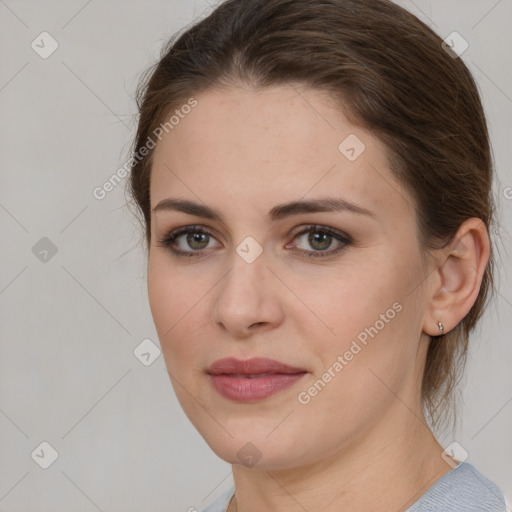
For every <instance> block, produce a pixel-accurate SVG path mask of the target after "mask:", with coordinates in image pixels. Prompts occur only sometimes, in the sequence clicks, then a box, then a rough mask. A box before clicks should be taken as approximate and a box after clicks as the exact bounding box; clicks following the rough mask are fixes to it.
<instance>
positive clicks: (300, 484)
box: [148, 86, 489, 512]
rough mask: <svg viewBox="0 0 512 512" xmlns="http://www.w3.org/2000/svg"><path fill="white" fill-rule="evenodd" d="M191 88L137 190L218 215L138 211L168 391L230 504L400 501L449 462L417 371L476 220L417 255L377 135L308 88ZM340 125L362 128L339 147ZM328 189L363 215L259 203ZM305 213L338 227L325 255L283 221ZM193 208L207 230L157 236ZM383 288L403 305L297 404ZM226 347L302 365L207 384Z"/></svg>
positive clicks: (371, 318) (458, 275) (457, 309)
mask: <svg viewBox="0 0 512 512" xmlns="http://www.w3.org/2000/svg"><path fill="white" fill-rule="evenodd" d="M196 98H197V101H198V105H197V107H195V108H194V109H193V110H192V112H191V113H190V114H188V115H187V116H186V117H185V118H184V119H183V120H181V121H180V123H179V125H177V126H176V127H175V128H174V129H173V130H172V131H169V133H167V134H164V136H163V138H162V140H161V141H160V142H159V143H158V145H157V147H156V149H155V153H154V160H153V168H152V177H151V190H150V196H151V208H152V210H153V209H154V208H155V206H156V205H157V204H158V203H159V202H160V201H162V200H163V199H166V198H169V197H173V198H179V199H188V200H191V201H195V202H198V203H200V204H206V205H208V206H210V207H212V208H215V209H217V210H219V212H220V213H221V215H222V217H223V221H222V222H220V221H217V220H211V219H206V218H203V217H197V216H195V215H191V214H188V213H183V212H178V211H172V210H160V211H157V212H154V211H152V225H151V229H152V237H151V246H150V253H149V260H148V291H149V300H150V306H151V311H152V314H153V319H154V322H155V326H156V329H157V332H158V335H159V338H160V343H161V346H162V351H163V355H164V358H165V363H166V366H167V369H168V371H169V375H170V377H171V381H172V383H173V387H174V389H175V392H176V395H177V397H178V400H179V401H180V404H181V406H182V407H183V409H184V411H185V413H186V414H187V416H188V417H189V419H190V421H191V422H192V423H193V425H194V426H195V427H196V428H197V430H198V431H199V432H200V434H201V435H202V436H203V437H204V439H205V440H206V442H207V443H208V444H209V446H210V447H211V448H212V450H213V451H214V452H215V453H216V454H217V455H218V456H219V457H221V458H222V459H224V460H226V461H228V462H229V463H231V464H232V465H233V466H232V467H233V477H234V481H235V486H236V499H235V500H234V501H233V502H232V503H231V505H230V509H229V510H230V511H232V510H238V511H240V512H256V511H261V510H268V511H283V510H286V511H303V510H310V511H312V510H323V511H326V512H330V511H337V512H338V511H339V510H344V511H360V510H386V511H387V510H389V511H394V512H396V511H397V510H405V509H406V508H407V507H408V506H410V505H411V504H412V503H414V502H415V501H416V500H417V499H418V498H419V497H420V496H421V495H422V494H423V493H424V492H426V490H427V489H428V488H429V487H431V486H432V485H433V484H434V483H435V482H436V481H437V480H439V478H441V477H442V476H443V475H445V474H446V473H447V472H448V471H450V470H451V469H452V466H451V465H449V464H448V463H447V462H446V461H445V460H443V458H442V457H441V453H442V451H443V447H442V446H441V445H440V444H439V443H438V442H437V440H436V438H435V437H434V435H433V434H432V432H431V431H430V429H429V428H428V426H427V424H426V421H425V418H424V415H423V412H422V408H421V400H420V390H421V380H422V375H423V371H424V366H425V358H426V353H427V348H428V344H429V341H430V336H431V335H436V334H438V327H437V321H438V320H440V321H442V322H443V324H444V327H445V332H448V331H449V330H450V329H452V328H454V327H455V326H456V325H457V324H458V323H459V321H460V320H461V319H462V318H463V317H464V316H465V315H466V314H467V312H468V311H469V309H470V308H471V306H472V304H473V303H474V301H475V299H476V297H477V294H478V290H479V288H480V283H481V275H482V273H483V269H484V268H485V265H486V264H487V261H488V258H489V239H488V235H487V231H486V228H485V226H484V224H483V223H482V222H481V221H480V220H478V219H469V220H468V221H466V223H464V224H463V225H462V226H461V228H460V230H459V233H458V237H457V238H456V240H455V241H454V242H453V243H452V244H451V245H450V246H448V247H446V248H444V249H443V250H440V251H437V252H435V253H433V254H432V255H431V258H430V259H429V260H428V262H425V264H424V263H423V260H422V255H424V254H425V250H424V249H423V248H422V247H421V246H420V245H419V242H418V233H417V219H416V213H415V209H414V201H413V199H412V197H411V196H410V195H409V194H408V193H407V192H406V191H405V190H404V188H403V187H402V186H401V184H400V183H399V182H398V181H397V180H396V179H395V178H394V176H393V175H392V173H391V171H390V169H389V168H388V164H387V159H386V148H385V146H384V145H383V144H382V143H381V142H380V141H379V140H378V139H377V138H376V137H375V136H374V135H372V134H371V133H370V132H369V131H366V130H363V129H362V128H360V127H358V126H355V125H353V124H351V123H350V122H349V120H348V119H347V118H346V116H345V115H344V114H343V112H341V111H340V110H339V108H336V107H335V106H334V104H333V103H331V102H330V101H329V98H328V97H327V96H325V95H324V94H323V93H321V92H319V91H314V90H310V89H306V88H298V87H290V86H278V87H273V88H267V89H264V90H260V91H255V90H252V89H249V88H246V87H232V88H225V89H210V90H208V91H206V92H203V93H202V94H201V95H198V96H196ZM350 134H355V135H357V137H358V138H359V139H360V140H361V141H363V142H364V144H365V146H366V149H365V150H364V151H363V153H362V154H361V155H360V156H359V157H358V158H357V159H356V160H355V161H350V160H348V159H347V158H346V157H345V156H344V155H343V154H342V153H341V152H340V151H339V150H338V146H339V144H340V143H341V142H342V141H343V140H344V139H345V138H346V137H347V136H348V135H350ZM212 177H213V178H212ZM326 196H329V197H334V198H343V199H346V200H348V201H351V202H353V203H356V204H357V205H359V206H361V207H363V208H367V209H368V210H370V211H371V212H373V214H374V215H375V218H373V217H370V216H364V215H361V214H357V213H353V212H350V211H341V212H315V213H302V214H299V215H294V216H291V217H286V218H284V219H281V220H279V221H276V222H272V221H271V220H270V219H269V218H268V217H267V212H268V211H269V210H270V209H271V208H272V207H274V206H275V205H277V204H281V203H285V202H289V201H295V200H301V199H314V198H320V197H326ZM309 224H320V225H322V226H327V227H331V228H333V229H336V230H339V231H341V232H342V233H346V234H348V235H349V236H350V237H351V239H352V243H350V244H348V245H345V247H344V248H343V250H342V251H341V252H339V253H337V254H334V255H332V256H326V257H323V258H322V257H319V258H313V257H312V258H309V257H308V256H307V255H301V254H300V251H301V250H302V251H305V252H309V253H312V252H319V251H318V250H316V251H315V249H318V248H319V247H320V249H321V250H324V251H325V252H329V251H334V250H336V249H337V248H338V247H341V246H342V245H343V244H342V243H341V242H339V241H337V240H336V239H335V238H334V237H333V238H332V239H329V238H328V239H327V241H324V245H322V240H320V242H317V243H316V245H315V243H314V241H313V242H311V240H310V241H309V242H308V233H306V234H303V235H299V236H296V234H298V233H299V232H300V231H302V229H304V228H305V227H307V225H309ZM192 225H200V226H202V227H203V228H205V229H207V230H208V231H209V232H210V233H211V236H210V237H209V238H208V237H206V238H205V239H203V240H202V239H200V238H199V241H198V242H196V243H195V244H194V241H193V240H192V244H193V245H190V243H189V244H187V235H186V234H185V235H182V236H181V238H180V239H178V241H176V242H175V246H176V247H177V248H179V249H181V250H183V251H188V252H194V251H196V253H197V252H201V254H202V255H203V256H201V257H197V256H193V257H178V256H175V255H173V253H172V252H171V251H170V249H169V248H168V247H164V246H162V244H161V243H160V241H161V240H162V239H163V238H164V237H165V236H166V235H167V234H168V233H169V232H170V231H171V230H174V229H176V228H179V227H182V226H192ZM316 232H317V231H315V230H313V231H312V233H316ZM310 233H311V232H310ZM248 236H251V237H253V238H254V239H255V240H256V241H257V242H258V243H259V245H260V246H261V248H262V250H263V252H262V254H261V255H260V256H259V257H258V258H257V259H256V260H255V261H254V262H252V263H247V262H246V261H245V260H244V259H243V258H242V257H240V256H239V255H238V254H237V252H236V248H237V247H238V246H239V244H240V243H241V242H242V241H243V240H244V239H245V238H246V237H248ZM317 236H319V235H317ZM329 240H332V243H331V245H330V246H329V245H328V242H329ZM189 242H190V239H189ZM322 247H323V249H322ZM394 303H398V304H400V306H401V311H400V312H397V313H396V315H395V316H394V318H393V319H391V320H389V321H388V322H386V323H385V326H384V327H383V328H382V329H380V330H379V332H378V334H377V335H376V336H374V337H373V338H370V337H369V338H368V343H367V345H366V346H362V349H361V350H360V351H359V352H358V353H357V355H354V357H353V359H352V360H351V361H349V362H348V364H346V365H345V366H344V367H343V369H342V370H341V371H339V372H337V373H336V372H335V373H336V376H335V377H333V378H332V379H331V381H330V382H329V383H328V384H327V385H326V386H325V387H324V388H323V389H322V390H321V392H319V393H318V394H317V395H316V396H314V397H312V398H311V400H310V402H309V403H307V404H305V405H304V404H301V403H300V402H299V401H298V398H297V396H298V394H299V393H300V392H302V391H304V390H306V391H307V390H308V388H310V387H311V386H312V385H313V383H315V381H317V380H318V379H319V378H321V376H322V374H324V373H325V372H326V371H327V370H328V368H329V367H331V368H332V366H333V364H334V363H335V361H336V360H337V357H338V356H339V355H343V354H344V353H345V352H346V351H347V350H349V348H350V346H351V343H352V341H353V340H355V339H356V338H357V335H358V334H360V333H361V332H362V331H364V329H365V328H366V327H369V326H374V325H375V324H376V321H377V320H379V318H381V316H380V315H381V314H385V313H386V311H387V310H389V309H390V308H392V305H393V304H394ZM360 345H361V344H360ZM224 357H236V358H238V359H249V358H252V357H268V358H271V359H276V360H278V361H281V362H284V363H286V364H289V365H292V366H297V367H300V368H304V369H305V370H307V372H308V373H307V374H306V375H305V376H304V377H303V378H302V380H301V381H300V382H299V383H297V384H296V385H294V386H292V387H291V388H289V389H287V390H285V391H282V392H280V393H278V394H275V395H273V396H271V397H269V398H266V399H264V400H261V401H258V402H254V403H245V404H241V403H238V402H234V401H232V400H229V399H227V398H224V397H223V396H221V395H220V394H219V393H217V391H216V390H215V389H214V388H213V387H212V385H211V383H210V380H209V376H208V375H207V373H206V370H207V368H208V367H209V366H210V365H211V364H212V363H213V362H214V361H216V360H218V359H220V358H224ZM248 442H250V443H252V444H253V445H254V446H255V447H256V448H257V450H258V453H259V454H260V457H261V458H260V459H259V460H258V461H257V463H256V464H255V465H253V466H248V465H244V464H243V463H242V461H241V459H239V458H238V456H237V452H238V451H239V450H240V449H241V448H242V447H243V446H244V445H246V443H248Z"/></svg>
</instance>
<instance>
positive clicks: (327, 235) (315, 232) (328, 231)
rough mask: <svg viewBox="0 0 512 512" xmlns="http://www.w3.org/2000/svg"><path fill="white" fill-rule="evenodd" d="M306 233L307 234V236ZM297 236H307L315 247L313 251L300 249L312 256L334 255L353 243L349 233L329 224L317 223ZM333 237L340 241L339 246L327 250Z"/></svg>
mask: <svg viewBox="0 0 512 512" xmlns="http://www.w3.org/2000/svg"><path fill="white" fill-rule="evenodd" d="M305 235H307V237H306V236H305ZM297 238H305V239H306V242H307V244H309V246H310V247H312V248H313V251H309V250H306V251H299V252H300V253H301V254H305V255H307V256H308V257H310V258H318V257H320V258H321V257H325V256H332V255H334V254H337V253H339V252H340V251H342V250H343V249H345V247H346V246H348V245H350V244H351V243H352V240H351V239H350V237H349V236H348V235H345V234H344V233H341V232H340V231H337V230H335V229H332V228H329V227H327V226H320V225H317V224H315V225H312V226H308V227H307V228H306V229H303V230H302V231H300V232H299V233H298V234H297V235H296V236H295V238H294V240H295V239H297ZM333 239H334V240H336V241H337V242H338V247H337V248H336V249H332V250H329V251H328V250H326V249H329V247H331V245H332V243H333ZM286 247H287V248H289V247H293V246H291V245H286Z"/></svg>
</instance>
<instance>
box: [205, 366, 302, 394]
mask: <svg viewBox="0 0 512 512" xmlns="http://www.w3.org/2000/svg"><path fill="white" fill-rule="evenodd" d="M207 373H208V375H209V376H210V381H211V383H212V384H213V387H214V388H215V389H216V391H217V392H218V393H219V394H221V395H222V396H223V397H224V398H228V399H230V400H233V401H236V402H257V401H260V400H263V399H265V398H268V397H270V396H272V395H274V394H276V393H278V392H280V391H284V390H285V389H288V388H290V387H291V386H293V385H294V384H296V383H297V382H298V381H299V380H300V379H302V377H303V376H304V375H306V374H307V373H308V372H307V371H306V370H305V369H303V368H298V367H294V366H290V365H287V364H284V363H281V362H279V361H275V360H273V359H266V358H253V359H248V360H246V361H241V360H238V359H234V358H227V359H220V360H218V361H216V362H215V363H213V364H212V365H211V366H210V368H209V369H208V371H207Z"/></svg>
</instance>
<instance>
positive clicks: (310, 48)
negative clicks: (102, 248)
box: [129, 0, 494, 427]
mask: <svg viewBox="0 0 512 512" xmlns="http://www.w3.org/2000/svg"><path fill="white" fill-rule="evenodd" d="M287 83H295V84H301V85H305V86H309V87H311V88H313V89H315V90H320V91H324V92H326V93H328V94H329V95H330V97H332V98H333V99H334V100H335V101H337V102H338V103H337V104H339V105H340V107H342V108H343V112H344V113H345V114H346V115H347V117H348V118H349V119H350V120H351V121H352V122H353V123H354V124H358V125H360V126H362V127H364V128H367V129H369V130H372V132H373V133H374V134H375V135H376V136H377V137H379V138H380V140H382V141H383V142H384V144H385V146H386V147H387V150H388V154H389V161H390V164H391V168H392V171H393V172H394V173H395V176H396V177H397V178H398V179H399V180H400V182H401V183H402V184H403V185H404V186H405V187H406V189H407V190H408V191H409V192H410V193H411V195H412V197H413V198H414V200H415V207H416V210H417V217H418V225H419V233H420V237H421V243H422V245H423V247H425V249H426V251H425V253H426V254H427V253H428V250H427V249H435V248H439V247H441V246H442V245H444V244H446V243H449V242H450V241H451V240H452V239H453V237H454V235H455V234H456V231H457V229H458V228H459V226H460V225H461V224H462V222H464V221H465V220H466V219H469V218H472V217H478V218H480V219H482V220H483V222H484V223H485V224H486V226H487V228H488V230H490V225H491V223H492V222H493V215H494V206H493V205H494V202H493V197H492V192H491V186H492V162H491V150H490V143H489V135H488V130H487V125H486V120H485V115H484V111H483V108H482V104H481V101H480V97H479V94H478V90H477V87H476V84H475V82H474V80H473V77H472V75H471V73H470V71H469V70H468V68H467V67H466V65H465V64H464V63H463V61H462V60H461V58H456V56H455V55H453V54H449V53H448V52H447V50H445V49H444V48H443V46H442V39H441V38H440V37H439V36H438V35H437V34H436V33H435V32H433V31H432V30H431V29H430V28H429V27H428V26H427V25H426V24H424V23H423V22H422V21H420V20H419V19H418V18H416V17H415V16H414V15H412V14H411V13H409V12H408V11H406V10H405V9H403V8H401V7H399V6H398V5H396V4H394V3H392V2H391V1H389V0H227V1H225V2H223V3H221V4H220V5H219V6H217V7H216V8H215V10H214V11H213V12H211V13H210V14H209V15H208V16H207V17H205V18H204V19H202V20H200V21H198V22H197V23H195V24H194V25H192V26H191V27H189V28H187V29H186V31H184V32H183V33H182V34H181V35H180V34H179V33H178V34H175V36H173V37H172V38H171V39H170V41H169V43H168V44H167V45H166V46H165V47H164V48H163V50H162V54H161V59H160V60H159V62H158V63H157V64H156V65H155V67H154V69H153V68H151V69H149V70H148V72H147V74H146V75H145V76H144V77H143V79H142V81H141V83H140V84H139V88H138V89H137V103H138V107H139V114H140V115H139V124H138V130H137V135H136V138H135V141H134V147H133V149H134V155H136V157H137V158H134V159H133V162H132V169H131V175H130V182H129V185H130V194H131V196H132V197H133V199H134V201H135V203H136V212H137V213H138V214H140V213H142V217H141V221H142V222H143V223H144V227H145V233H146V243H147V248H148V250H149V247H150V240H151V212H150V197H149V186H150V177H151V165H152V164H151V160H152V154H153V151H152V150H149V151H148V152H147V154H144V156H141V149H143V148H144V147H145V146H148V140H150V139H151V138H152V137H153V136H154V134H155V132H154V131H155V130H156V129H157V127H158V126H159V125H161V124H162V123H164V121H165V120H166V116H168V115H169V112H172V110H173V109H175V108H177V107H179V106H180V105H182V104H185V103H186V102H187V100H189V99H190V97H191V96H192V95H198V94H200V93H201V91H204V90H206V89H208V88H212V87H229V86H234V85H240V84H244V85H248V86H250V87H253V88H255V89H257V88H263V87H266V86H271V85H284V84H287ZM144 153H146V152H144ZM493 268H494V261H493V254H492V251H491V259H490V261H489V264H488V265H487V268H486V269H485V273H484V275H483V279H482V284H481V288H480V292H479V295H478V297H477V299H476V302H475V304H474V305H473V307H472V308H471V310H470V311H469V313H468V314H467V315H466V317H465V318H464V319H463V320H462V321H461V322H460V323H459V324H458V325H457V326H456V327H455V328H454V329H453V330H451V331H450V332H448V333H446V334H444V335H441V336H434V337H432V340H431V343H430V346H429V350H428V355H427V361H426V367H425V372H424V376H423V386H422V404H423V407H424V411H425V413H426V414H427V415H428V416H427V417H430V420H431V422H432V425H433V426H434V427H436V426H437V425H438V424H439V423H440V420H441V419H442V418H445V413H447V412H448V411H449V410H450V409H451V412H453V413H454V412H455V407H454V406H455V403H454V400H453V391H454V390H455V389H456V384H457V382H458V377H459V375H460V372H462V371H463V369H464V365H465V361H466V353H467V346H468V338H469V333H470V332H471V331H472V330H473V329H474V327H475V325H476V323H477V320H478V319H479V318H480V316H481V315H482V312H483V309H484V306H485V303H486V300H487V299H488V295H489V292H490V291H494V283H493ZM449 406H452V407H449Z"/></svg>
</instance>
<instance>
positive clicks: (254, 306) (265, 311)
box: [214, 253, 283, 339]
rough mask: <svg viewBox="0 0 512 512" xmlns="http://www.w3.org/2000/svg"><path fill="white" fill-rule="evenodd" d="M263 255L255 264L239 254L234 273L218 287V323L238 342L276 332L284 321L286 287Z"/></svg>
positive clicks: (234, 260)
mask: <svg viewBox="0 0 512 512" xmlns="http://www.w3.org/2000/svg"><path fill="white" fill-rule="evenodd" d="M267 263H268V262H267V259H266V258H265V254H264V253H262V254H261V255H260V256H259V257H258V258H257V259H256V260H255V261H253V262H252V263H247V262H246V261H244V259H243V258H241V257H240V256H239V255H238V254H236V253H235V255H234V257H233V264H232V267H231V269H230V270H229V271H228V272H227V274H226V275H225V276H224V278H223V279H222V280H221V282H220V283H219V285H218V287H215V290H216V294H217V295H216V296H215V308H214V322H215V323H216V324H217V325H219V326H220V327H221V328H222V329H224V330H226V331H227V332H229V333H230V334H231V336H232V337H233V338H235V339H246V338H248V337H250V336H251V335H252V334H253V333H255V332H262V331H263V330H270V329H275V328H276V327H278V326H279V325H280V323H281V322H282V321H283V307H282V303H281V300H280V297H281V294H282V293H283V285H282V283H281V282H280V280H279V279H277V278H276V276H275V275H274V273H273V271H272V270H271V269H270V268H269V266H268V264H267Z"/></svg>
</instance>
